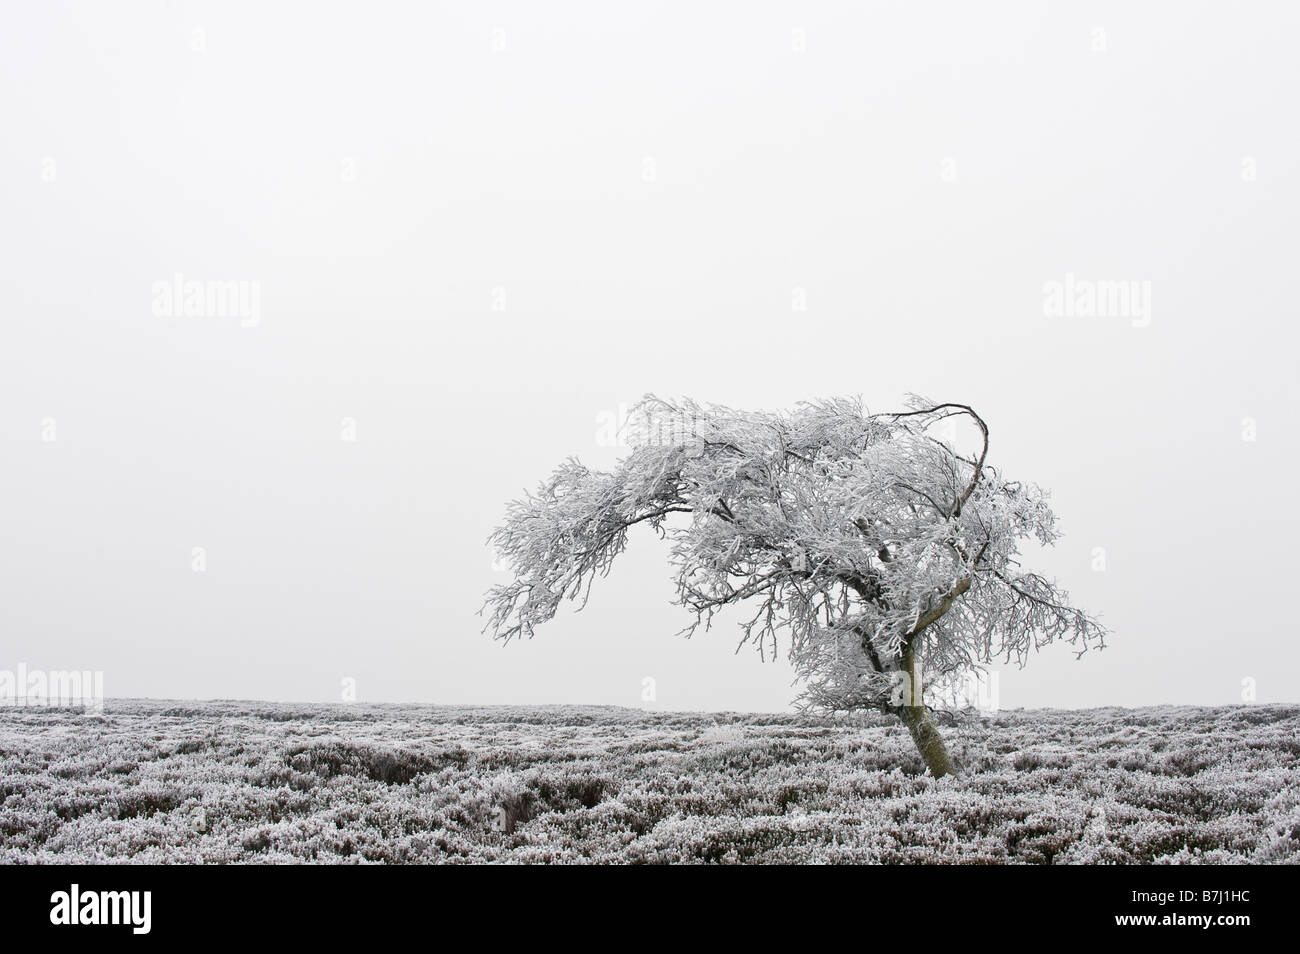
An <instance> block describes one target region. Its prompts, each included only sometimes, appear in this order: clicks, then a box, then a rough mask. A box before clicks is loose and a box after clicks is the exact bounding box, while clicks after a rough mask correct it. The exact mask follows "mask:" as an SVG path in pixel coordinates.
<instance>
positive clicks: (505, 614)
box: [480, 396, 1106, 777]
mask: <svg viewBox="0 0 1300 954" xmlns="http://www.w3.org/2000/svg"><path fill="white" fill-rule="evenodd" d="M950 418H962V419H965V420H967V421H968V422H969V423H971V424H973V425H974V427H975V428H976V430H977V431H978V435H979V440H978V441H977V445H978V450H977V451H975V452H973V453H971V454H969V455H962V454H960V453H958V452H957V451H956V450H955V449H954V447H953V443H954V441H951V440H945V439H941V438H940V437H938V436H936V435H935V433H934V431H935V430H936V427H935V425H937V424H939V422H941V421H945V420H948V419H950ZM954 423H955V422H954ZM632 427H633V429H634V431H635V433H634V435H633V440H632V442H631V443H632V444H633V449H632V450H631V451H630V453H629V454H628V455H627V456H626V457H625V458H624V459H623V460H622V462H621V463H620V464H619V465H618V466H617V467H616V468H615V469H614V470H613V471H611V472H599V471H592V470H589V469H588V468H586V467H584V466H583V465H582V464H580V463H579V462H578V461H577V460H575V459H572V458H571V459H569V460H568V461H566V462H565V463H563V464H561V465H560V467H559V468H558V469H557V470H556V471H555V472H554V474H552V476H551V478H550V479H549V480H548V481H546V482H545V483H543V484H542V485H541V486H540V487H539V489H538V490H537V492H536V493H534V494H528V495H527V496H525V497H524V498H523V499H522V500H516V501H513V502H511V503H510V504H509V505H508V507H507V513H506V519H505V522H504V523H503V524H502V525H501V526H500V527H498V528H497V529H496V530H495V531H494V532H493V533H492V535H491V537H490V538H489V541H488V542H489V543H490V544H492V545H494V546H495V548H496V551H497V554H498V557H499V558H502V559H504V560H505V561H506V562H507V563H508V565H509V566H510V568H511V570H512V571H513V575H514V580H513V581H512V582H510V583H508V584H506V585H504V586H496V587H493V588H492V590H491V591H490V592H489V593H488V595H487V599H486V601H485V602H484V605H483V608H482V610H480V613H487V618H488V623H487V625H486V626H485V630H487V629H490V630H491V631H492V632H493V634H494V635H495V637H496V638H498V639H501V640H503V641H505V642H509V641H510V640H512V639H514V638H516V637H531V636H532V635H533V631H534V629H535V627H536V626H537V625H538V624H539V623H543V622H545V621H546V620H549V619H551V617H553V616H554V615H555V613H556V610H557V609H558V607H559V605H560V602H561V600H562V599H565V598H568V599H579V598H580V599H581V601H582V605H585V604H586V599H587V595H588V594H589V592H590V588H591V585H592V583H593V582H594V581H595V578H596V577H597V576H603V575H605V574H607V573H608V572H609V568H610V565H611V564H612V562H613V560H614V558H615V557H616V556H617V555H618V554H619V553H621V552H622V551H623V549H624V547H625V546H626V545H627V535H628V530H629V529H630V528H631V527H633V526H636V525H637V524H642V523H644V524H647V525H649V526H650V527H651V528H653V529H654V530H655V531H656V532H657V533H658V534H659V535H660V536H661V537H667V538H668V539H669V540H671V543H672V548H671V560H672V563H673V565H674V567H675V570H676V584H677V602H679V603H681V604H682V605H683V606H685V607H686V608H687V609H689V610H690V611H691V612H692V613H693V614H694V620H693V621H692V623H691V624H690V625H689V626H688V627H687V628H686V629H685V630H684V631H683V632H684V633H686V635H688V636H689V635H690V634H691V633H693V632H694V631H695V630H696V629H697V628H698V627H699V626H700V625H701V624H703V625H704V626H705V628H706V629H707V628H708V627H709V624H710V623H711V621H712V619H713V616H714V614H715V613H717V612H718V611H719V610H721V609H723V608H724V607H727V606H731V605H732V604H740V603H746V604H749V605H750V606H752V607H754V609H755V611H754V612H753V613H752V615H749V616H748V618H747V621H746V622H744V623H743V626H742V629H743V634H744V635H743V639H742V644H743V643H746V642H749V643H753V644H754V645H756V646H757V647H758V649H759V651H760V652H761V653H762V654H763V655H764V657H765V658H766V657H767V656H768V654H775V653H776V652H777V649H778V634H780V633H781V631H783V630H784V632H785V639H786V643H787V649H788V653H789V656H790V659H791V661H792V662H793V664H794V665H795V667H796V670H797V672H798V674H799V677H800V681H801V682H802V683H803V686H804V690H803V693H802V695H801V697H800V702H801V703H802V704H804V705H811V706H816V707H820V708H826V709H833V710H843V709H859V708H869V709H876V710H881V711H884V712H889V713H893V714H895V715H897V716H898V717H899V718H900V719H901V720H902V722H903V724H904V725H906V726H907V728H908V730H909V731H910V733H911V735H912V738H913V740H914V741H915V742H916V746H917V748H918V750H919V751H920V753H921V755H922V757H923V758H924V759H925V763H926V765H927V766H928V767H929V769H930V771H931V772H932V773H933V774H934V775H935V776H936V777H938V776H942V775H947V774H951V773H953V772H955V768H954V765H953V761H952V759H951V757H950V756H949V753H948V751H947V748H946V746H945V745H944V742H943V739H942V737H941V735H940V733H939V730H938V728H937V727H936V725H935V722H934V719H933V718H932V715H931V712H930V710H929V707H927V706H926V704H925V696H924V693H925V692H926V690H927V689H930V690H934V689H935V688H936V687H942V686H945V685H947V686H950V685H952V684H953V683H954V681H956V680H958V679H963V678H966V677H969V676H970V675H972V674H974V673H978V672H979V671H981V670H982V667H983V666H984V665H987V664H990V663H992V662H994V661H995V660H1000V661H1003V662H1006V663H1010V662H1013V661H1014V662H1015V663H1016V664H1018V665H1021V666H1023V665H1024V663H1025V660H1026V657H1027V655H1028V653H1029V651H1030V650H1031V649H1037V648H1038V647H1041V646H1043V645H1045V644H1047V643H1050V642H1053V641H1054V640H1058V639H1064V640H1065V641H1067V642H1069V643H1070V644H1072V645H1074V646H1075V647H1076V649H1077V653H1076V655H1082V654H1083V652H1085V651H1086V650H1087V649H1088V648H1090V647H1091V646H1094V645H1095V646H1097V647H1098V648H1100V647H1102V646H1104V645H1105V642H1104V640H1105V635H1106V633H1105V629H1104V628H1103V627H1102V626H1101V625H1100V624H1099V623H1098V622H1097V621H1096V620H1095V619H1093V618H1092V617H1090V616H1088V615H1087V614H1085V613H1084V612H1082V611H1081V610H1078V609H1075V608H1073V607H1071V606H1070V605H1069V602H1068V597H1067V595H1066V594H1065V593H1064V592H1063V591H1062V590H1060V589H1059V588H1058V587H1057V585H1056V584H1055V583H1054V582H1053V581H1051V580H1048V579H1045V578H1044V577H1042V576H1040V575H1038V574H1036V573H1032V572H1028V571H1026V570H1023V569H1022V568H1021V565H1020V562H1019V560H1018V549H1017V546H1018V543H1019V541H1021V540H1024V539H1027V538H1033V539H1036V540H1038V541H1039V542H1040V543H1043V544H1050V543H1052V542H1053V541H1054V540H1055V539H1056V538H1057V533H1056V530H1055V517H1054V515H1053V514H1052V511H1051V510H1050V509H1049V507H1048V505H1047V494H1046V493H1045V492H1044V491H1042V490H1040V489H1039V488H1037V487H1035V486H1034V485H1031V484H1024V483H1020V482H1018V481H1011V480H1008V479H1006V478H1005V477H1003V476H1002V474H1000V473H999V472H998V471H997V470H996V469H995V468H993V467H992V466H990V465H989V463H988V461H987V456H988V427H987V426H986V424H985V422H984V421H983V419H982V418H980V416H979V415H978V414H976V413H975V411H974V410H972V409H971V408H970V407H968V406H966V405H964V404H946V403H935V402H932V401H927V400H924V399H921V398H917V397H915V396H913V397H912V398H911V399H910V400H909V402H908V404H907V409H906V410H903V411H899V412H896V413H886V414H870V413H867V412H866V410H865V409H864V408H863V406H862V404H861V402H860V401H858V400H854V399H835V400H828V401H819V402H813V403H805V404H801V405H799V406H798V407H796V409H795V410H794V411H793V412H789V413H768V412H742V411H736V410H732V409H730V408H726V407H720V406H714V405H707V406H705V405H700V404H696V403H695V402H693V401H682V402H676V403H670V402H667V401H663V400H660V399H659V398H656V397H653V396H648V397H646V398H645V399H644V400H643V401H642V402H641V403H640V404H638V405H637V407H636V408H635V409H634V412H633V418H632ZM580 608H581V607H580Z"/></svg>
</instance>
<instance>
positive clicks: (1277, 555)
mask: <svg viewBox="0 0 1300 954" xmlns="http://www.w3.org/2000/svg"><path fill="white" fill-rule="evenodd" d="M543 8H544V9H543ZM3 17H4V22H3V26H2V28H0V120H2V125H0V130H2V132H0V208H2V211H0V321H2V322H3V326H2V330H0V430H2V431H3V459H2V460H0V669H13V668H15V667H16V666H17V665H18V664H20V663H23V664H26V665H27V666H29V667H33V668H37V667H40V668H46V669H98V670H103V672H104V688H105V692H106V693H107V695H109V696H151V697H166V698H259V699H268V700H286V701H288V700H315V701H336V700H338V699H339V698H340V693H341V686H342V680H344V679H354V680H355V685H356V693H357V697H358V699H360V700H362V701H391V702H398V701H427V702H443V703H609V704H618V705H628V706H642V705H645V706H653V707H656V708H666V709H714V710H724V709H734V710H780V709H784V708H786V707H787V706H788V705H789V702H790V700H791V699H792V698H793V696H794V695H795V689H794V687H792V686H791V685H790V681H791V671H790V668H789V667H788V665H786V664H785V663H784V662H781V663H777V664H771V663H769V664H766V665H764V664H762V663H761V662H760V661H759V659H758V658H757V656H756V655H755V654H754V653H752V652H751V651H750V650H749V649H745V650H742V651H741V653H740V654H739V655H738V656H737V655H734V651H735V648H736V643H737V639H738V637H739V632H738V630H737V629H736V628H735V624H736V623H737V622H738V621H739V619H740V617H739V616H738V615H737V616H735V617H733V618H732V619H731V620H730V622H723V623H719V624H716V625H715V627H714V629H713V630H712V631H710V632H708V633H703V632H701V633H700V634H698V635H697V636H696V637H694V638H693V639H692V640H690V641H689V642H688V641H686V640H684V639H682V638H681V637H679V636H677V635H675V634H676V633H677V631H678V630H680V629H681V627H682V626H684V625H686V623H687V622H689V617H688V615H687V614H686V612H685V611H684V610H682V609H681V608H679V607H675V606H673V605H671V597H672V593H673V590H672V584H671V582H670V570H669V568H668V566H667V564H666V561H665V556H666V551H667V547H666V544H664V543H662V542H661V541H659V540H657V539H656V538H655V536H654V535H653V533H651V532H650V531H649V530H648V529H646V528H644V527H643V528H639V529H640V530H641V532H639V533H633V535H632V540H631V546H630V548H629V551H628V552H627V553H626V554H625V555H624V556H623V557H622V558H621V560H620V562H619V564H618V565H617V566H616V567H615V569H614V571H613V573H612V574H611V575H610V577H609V578H608V579H605V580H601V581H598V585H597V586H596V587H595V589H594V591H593V596H592V600H591V602H590V604H589V605H588V607H587V608H586V610H585V611H583V612H582V613H580V614H574V613H572V612H568V611H566V612H564V613H562V614H561V615H560V616H558V617H557V618H556V619H555V620H554V621H552V622H551V623H549V624H548V625H547V626H545V627H543V628H542V629H540V630H539V631H538V634H537V637H536V638H535V639H534V640H533V641H532V642H530V643H523V644H512V645H510V646H508V647H502V646H500V645H499V644H496V643H494V642H492V640H491V639H490V638H489V637H488V636H486V635H482V634H481V633H480V627H481V625H482V620H481V619H480V618H478V617H477V616H476V615H475V613H476V611H477V610H478V608H479V605H480V603H481V601H482V595H483V592H484V590H486V589H487V588H488V587H489V586H491V585H492V584H493V583H494V582H502V581H503V574H502V573H500V572H498V571H494V569H493V567H492V554H491V553H490V552H489V551H488V550H487V548H486V546H485V538H486V536H487V534H488V533H489V531H490V530H491V528H492V527H493V526H494V524H495V523H496V522H497V521H498V520H499V518H500V516H501V514H502V510H503V505H504V503H505V502H506V501H507V500H508V499H509V498H511V497H515V496H518V495H519V494H520V492H521V491H522V490H523V489H524V488H532V487H535V486H536V484H537V483H538V481H540V480H541V479H543V478H544V477H545V476H546V475H547V474H548V473H549V471H550V469H551V468H552V467H553V466H554V465H555V464H556V463H558V462H559V461H560V460H562V459H563V458H565V457H566V456H569V455H576V456H578V457H579V458H580V459H582V460H583V461H584V462H585V463H588V464H590V465H593V466H608V465H610V464H612V463H613V462H614V461H615V460H616V459H617V458H618V456H619V455H620V454H621V453H623V450H621V449H620V448H618V447H611V446H607V445H608V444H609V442H608V441H606V440H603V439H602V438H603V433H602V432H603V429H604V427H605V426H606V425H607V424H608V422H609V421H610V420H611V419H612V418H613V417H614V416H615V415H617V414H618V410H619V408H620V406H622V405H626V404H629V403H631V402H634V401H635V400H636V399H637V398H639V397H640V396H641V395H642V394H643V393H645V392H650V391H652V392H655V393H658V394H662V395H665V396H671V395H689V396H692V397H695V398H696V399H698V400H701V401H713V402H720V403H726V404H730V405H733V406H737V407H752V408H765V409H777V408H783V407H789V406H791V405H793V404H794V403H795V402H796V401H799V400H803V399H809V398H815V397H828V396H833V395H847V394H854V395H861V396H862V397H863V399H864V400H865V401H866V402H867V403H868V405H869V406H870V407H871V408H872V409H875V410H892V409H894V408H896V407H898V406H899V405H900V404H901V403H902V401H903V398H904V396H905V394H906V393H907V392H919V393H922V394H925V395H928V396H930V397H933V398H936V399H938V400H947V401H961V402H966V403H969V404H972V405H974V406H975V408H976V409H977V410H978V411H979V412H980V413H981V414H982V415H983V416H984V418H985V419H986V420H987V421H988V422H989V425H990V429H991V451H990V455H991V457H990V459H991V460H992V461H993V462H994V463H995V464H996V465H998V466H999V467H1000V468H1003V469H1005V470H1006V472H1007V473H1008V474H1010V475H1012V476H1014V477H1018V478H1020V479H1025V480H1031V481H1035V482H1037V483H1039V484H1042V485H1043V486H1045V487H1048V488H1051V490H1052V491H1053V503H1054V506H1055V509H1056V511H1057V513H1058V515H1059V517H1060V520H1061V524H1060V528H1061V530H1062V531H1063V532H1064V534H1065V536H1064V538H1063V539H1062V540H1061V541H1060V543H1059V544H1058V545H1057V546H1056V548H1054V549H1053V550H1050V551H1047V552H1044V553H1042V554H1031V557H1032V559H1031V560H1030V561H1029V562H1030V565H1032V566H1036V567H1038V568H1040V569H1042V570H1043V571H1044V572H1046V573H1047V574H1049V575H1053V576H1056V577H1057V578H1059V580H1060V581H1061V582H1062V583H1063V584H1064V585H1065V586H1066V587H1067V588H1068V589H1069V591H1070V593H1071V595H1072V596H1073V597H1074V599H1075V601H1076V602H1077V603H1078V604H1080V605H1082V606H1084V607H1086V608H1087V609H1088V610H1089V611H1091V612H1093V613H1095V614H1097V615H1098V616H1100V617H1101V619H1102V620H1103V622H1105V623H1106V624H1107V625H1108V626H1109V627H1110V628H1111V629H1112V630H1113V637H1112V640H1111V645H1110V648H1108V649H1106V650H1105V651H1104V652H1101V653H1095V654H1094V653H1089V654H1088V655H1086V656H1085V657H1084V658H1083V659H1081V660H1079V661H1075V659H1074V657H1073V655H1072V653H1071V652H1070V651H1069V650H1068V648H1066V647H1054V648H1052V649H1051V650H1047V651H1044V652H1043V653H1041V654H1040V655H1039V656H1037V657H1036V658H1033V659H1032V660H1031V661H1030V664H1029V666H1028V667H1027V668H1026V669H1025V670H1023V671H1015V670H1012V671H1010V672H1003V673H1002V674H1001V676H1000V682H999V687H1000V704H1001V705H1002V706H1004V707H1010V708H1014V707H1016V706H1025V707H1038V706H1056V707H1082V706H1097V705H1111V704H1119V705H1145V704H1156V703H1197V704H1221V703H1232V702H1237V701H1239V700H1240V699H1241V694H1242V681H1243V680H1245V679H1254V680H1256V690H1257V698H1258V699H1259V700H1260V701H1284V700H1285V701H1296V699H1297V685H1300V641H1298V640H1297V629H1298V627H1297V622H1296V617H1295V611H1294V609H1293V607H1292V606H1291V603H1292V598H1291V594H1292V593H1293V591H1294V588H1295V584H1294V580H1293V576H1294V573H1295V564H1296V558H1295V541H1296V537H1297V524H1298V522H1300V520H1298V518H1297V515H1296V509H1297V508H1296V506H1295V505H1293V504H1291V503H1288V501H1289V499H1290V497H1291V495H1292V494H1293V493H1294V492H1295V488H1294V481H1293V477H1294V475H1295V473H1296V470H1297V463H1300V457H1298V455H1297V432H1296V420H1297V417H1296V410H1297V407H1296V405H1297V399H1298V395H1297V383H1296V378H1297V375H1296V365H1297V358H1296V346H1297V344H1298V343H1300V334H1298V333H1297V328H1296V322H1297V318H1298V317H1300V315H1298V306H1297V302H1300V243H1298V242H1297V235H1296V230H1297V222H1300V192H1298V186H1300V180H1298V178H1297V173H1298V172H1300V159H1298V157H1300V125H1298V124H1297V123H1296V121H1295V117H1296V108H1297V99H1298V96H1297V94H1298V93H1300V57H1297V56H1296V53H1295V46H1296V36H1297V27H1298V26H1300V8H1297V7H1296V6H1294V5H1289V4H1283V3H1276V4H1271V5H1266V4H1246V5H1229V4H1220V5H1215V6H1213V7H1211V6H1207V5H1200V4H1197V5H1192V4H1184V3H1164V4H1143V5H1140V6H1139V5H1134V4H1123V3H1117V4H1098V3H1088V4H1036V3H1023V4H1005V3H1004V4H978V5H976V4H962V3H952V4H917V3H897V4H888V5H863V4H856V3H854V4H850V3H841V4H818V3H808V2H799V3H785V4H777V3H768V4H754V3H744V4H741V3H726V4H711V5H705V4H698V3H680V4H666V5H650V4H628V3H622V4H609V3H604V4H601V3H590V4H576V3H548V4H544V5H543V4H525V3H518V4H514V3H497V2H494V3H469V2H466V3H458V4H438V5H435V4H425V3H419V4H417V3H411V4H394V3H347V4H322V3H265V2H258V3H229V2H223V3H213V4H197V3H181V2H167V3H161V2H160V3H117V4H101V3H70V4H60V5H58V6H56V5H53V4H21V5H20V4H9V5H6V8H5V12H4V14H3ZM177 276H180V277H179V278H177ZM223 281H230V282H239V283H243V285H242V286H235V287H237V288H241V289H242V291H243V292H244V293H245V297H244V298H243V299H239V298H236V299H234V300H232V301H230V302H227V303H226V307H224V308H223V307H222V306H221V302H220V301H219V300H217V299H214V300H213V301H208V300H207V298H206V297H204V298H203V300H202V301H197V302H195V306H194V307H192V308H187V307H186V301H185V294H184V292H185V283H188V282H198V283H204V284H201V285H200V286H199V287H200V288H201V289H202V290H203V291H204V293H205V295H206V291H207V285H206V283H214V282H223ZM178 282H179V283H180V284H179V287H180V289H181V291H182V296H181V297H180V298H179V299H176V298H175V296H173V295H172V293H171V289H172V288H173V287H176V285H177V283H178ZM1100 283H1136V284H1132V285H1127V284H1126V285H1125V286H1123V287H1124V288H1125V289H1129V290H1132V291H1133V292H1134V295H1133V297H1132V299H1131V300H1130V301H1129V302H1127V305H1128V307H1127V308H1124V307H1119V306H1118V305H1116V303H1115V302H1114V301H1111V302H1109V303H1108V304H1105V305H1103V306H1102V307H1099V308H1095V309H1094V311H1100V312H1102V313H1100V314H1097V313H1093V314H1088V313H1087V312H1088V309H1087V307H1086V305H1082V304H1081V305H1080V307H1078V308H1074V307H1069V306H1066V307H1060V302H1061V301H1062V300H1068V302H1069V303H1071V304H1074V303H1082V302H1084V301H1085V300H1086V296H1088V295H1091V294H1093V293H1094V292H1095V293H1101V294H1102V296H1103V301H1104V300H1105V296H1104V292H1105V290H1106V289H1107V288H1108V287H1109V288H1111V289H1116V288H1119V287H1120V286H1118V285H1111V286H1107V285H1102V284H1100ZM1054 295H1056V296H1057V297H1056V299H1055V302H1056V303H1055V304H1054V303H1053V296H1054ZM1062 296H1064V298H1063V297H1062ZM1099 548H1100V549H1099ZM647 678H651V679H653V680H654V681H655V682H654V687H655V700H654V701H653V702H648V701H643V699H642V694H643V686H644V685H645V683H644V682H643V680H645V679H647Z"/></svg>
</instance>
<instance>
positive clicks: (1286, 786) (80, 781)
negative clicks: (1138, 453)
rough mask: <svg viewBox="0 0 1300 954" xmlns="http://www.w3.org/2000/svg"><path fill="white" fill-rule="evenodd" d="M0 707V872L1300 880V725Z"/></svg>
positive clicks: (1289, 721)
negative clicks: (1150, 875) (707, 870)
mask: <svg viewBox="0 0 1300 954" xmlns="http://www.w3.org/2000/svg"><path fill="white" fill-rule="evenodd" d="M945 733H946V737H947V740H948V744H949V747H950V749H951V750H952V752H953V754H954V756H955V757H956V759H957V760H958V762H959V764H960V765H961V766H962V768H963V773H964V774H963V775H962V776H961V777H960V778H956V779H943V780H940V781H935V780H934V779H932V778H930V777H928V776H927V775H925V774H924V772H923V767H922V764H921V761H920V759H919V757H918V756H917V755H916V752H915V750H914V748H913V746H912V742H911V740H910V738H909V737H908V735H907V733H906V731H905V730H904V729H903V728H902V727H901V726H899V725H898V724H897V722H896V721H894V720H891V719H886V718H883V717H875V716H855V717H853V718H851V719H842V720H832V719H819V718H813V717H808V716H799V715H737V714H732V713H725V714H695V713H688V714H680V713H648V712H642V711H639V710H631V709H613V708H584V707H573V706H570V707H555V708H464V707H440V706H363V705H352V706H323V705H321V706H311V705H275V704H269V703H244V702H205V703H190V702H157V701H135V700H110V701H109V702H108V703H107V704H106V706H105V710H104V712H103V713H102V714H101V715H87V714H82V713H77V712H72V711H67V710H55V709H12V708H11V709H3V708H0V862H104V861H109V862H119V861H134V862H301V861H314V862H353V863H356V862H472V861H497V862H556V861H558V862H583V861H597V862H661V863H662V862H671V863H683V862H687V863H689V862H710V861H718V862H1028V863H1046V862H1051V863H1057V864H1060V863H1078V862H1137V863H1147V862H1160V863H1163V862H1175V863H1177V862H1211V863H1219V862H1291V863H1296V862H1300V761H1298V756H1300V706H1281V705H1271V706H1266V705H1253V706H1234V707H1227V708H1217V709H1208V708H1188V707H1179V708H1174V707H1161V708H1151V709H1136V710H1134V709H1096V710H1088V711H1078V712H1056V711H1033V712H1020V711H1017V712H1002V713H996V714H992V715H984V716H975V717H970V718H968V719H967V720H965V721H964V722H962V723H960V724H955V725H950V726H947V727H946V728H945Z"/></svg>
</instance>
